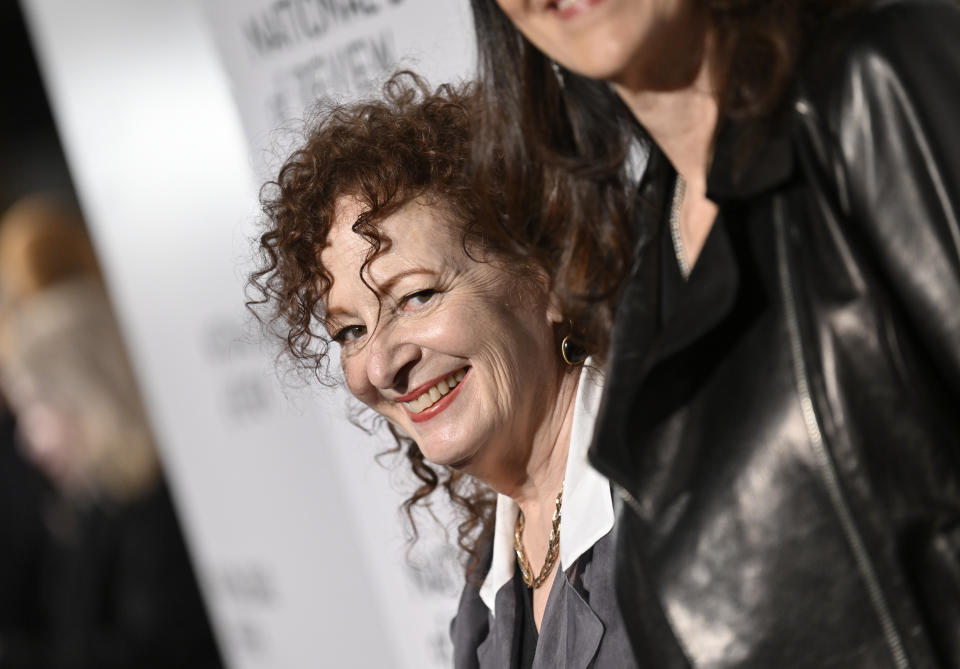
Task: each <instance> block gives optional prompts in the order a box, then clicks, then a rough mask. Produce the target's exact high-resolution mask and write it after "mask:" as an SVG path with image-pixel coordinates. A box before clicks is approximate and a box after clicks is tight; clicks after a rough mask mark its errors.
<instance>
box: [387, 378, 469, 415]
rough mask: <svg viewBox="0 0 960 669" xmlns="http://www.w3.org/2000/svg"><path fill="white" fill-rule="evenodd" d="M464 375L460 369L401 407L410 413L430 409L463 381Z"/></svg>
mask: <svg viewBox="0 0 960 669" xmlns="http://www.w3.org/2000/svg"><path fill="white" fill-rule="evenodd" d="M465 375H466V372H465V371H464V370H462V369H461V370H459V371H457V372H454V373H453V374H451V375H450V376H448V377H447V378H445V379H442V380H441V381H438V382H437V384H436V385H435V386H433V387H432V388H430V389H429V390H427V391H425V392H423V393H422V394H421V395H420V397H418V398H417V399H415V400H411V401H409V402H404V403H403V405H404V406H405V407H407V409H409V410H410V411H411V412H412V413H420V412H421V411H423V410H425V409H428V408H430V407H432V406H433V405H434V404H435V403H437V402H439V401H440V399H441V398H443V396H444V395H446V394H447V393H449V392H450V391H451V390H453V389H454V388H456V387H457V385H458V384H459V383H460V382H461V381H463V377H464V376H465Z"/></svg>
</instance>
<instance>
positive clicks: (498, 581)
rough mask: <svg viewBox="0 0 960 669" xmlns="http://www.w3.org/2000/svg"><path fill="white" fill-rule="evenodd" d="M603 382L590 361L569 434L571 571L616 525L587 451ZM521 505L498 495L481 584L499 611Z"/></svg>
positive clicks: (566, 547)
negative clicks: (487, 567) (486, 568)
mask: <svg viewBox="0 0 960 669" xmlns="http://www.w3.org/2000/svg"><path fill="white" fill-rule="evenodd" d="M602 393H603V380H602V377H601V374H600V372H598V371H597V370H595V369H593V368H592V367H591V366H590V360H589V359H588V360H587V361H586V364H584V366H583V368H582V370H581V372H580V382H579V383H578V384H577V397H576V400H575V405H574V409H573V426H572V428H571V432H570V450H569V452H568V453H567V466H566V470H565V471H564V474H563V508H562V513H561V514H560V567H561V568H562V569H568V568H569V567H570V566H571V565H573V563H574V562H575V561H576V560H577V558H579V557H580V556H581V555H583V554H584V553H585V552H586V551H587V550H589V549H590V548H591V547H592V546H593V545H594V544H595V543H597V541H599V540H600V539H601V538H603V537H604V536H605V535H606V534H607V533H608V532H610V530H612V529H613V521H614V512H613V500H612V498H611V497H610V483H609V482H608V481H607V479H606V477H604V476H603V475H602V474H600V473H599V472H597V471H596V470H594V469H593V468H592V467H591V466H590V464H589V463H588V462H587V449H589V448H590V442H591V440H592V439H593V424H594V422H595V420H596V417H597V411H598V410H599V407H600V396H601V394H602ZM517 511H518V507H517V503H516V502H514V501H513V500H512V499H511V498H509V497H507V496H506V495H497V511H496V518H495V523H494V530H493V561H492V562H491V563H490V571H489V572H487V577H486V578H485V579H484V581H483V585H481V586H480V599H482V600H483V603H484V604H486V605H487V608H488V609H490V612H491V613H493V614H494V615H496V611H495V609H494V602H495V600H496V596H497V592H498V591H499V590H500V588H501V587H503V585H504V584H505V583H507V582H509V581H510V579H512V578H513V572H514V569H515V568H516V558H515V554H514V551H513V530H514V526H515V525H516V520H517Z"/></svg>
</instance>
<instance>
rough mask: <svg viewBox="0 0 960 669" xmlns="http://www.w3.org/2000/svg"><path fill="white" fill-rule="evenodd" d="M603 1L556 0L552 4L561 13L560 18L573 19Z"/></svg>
mask: <svg viewBox="0 0 960 669" xmlns="http://www.w3.org/2000/svg"><path fill="white" fill-rule="evenodd" d="M601 2H603V0H556V1H555V2H552V3H551V4H550V6H551V7H552V8H553V9H554V11H556V12H557V13H558V14H559V15H560V18H562V19H571V18H573V17H574V16H579V15H580V14H582V13H584V12H585V11H587V10H588V9H590V8H591V7H593V6H595V5H598V4H600V3H601Z"/></svg>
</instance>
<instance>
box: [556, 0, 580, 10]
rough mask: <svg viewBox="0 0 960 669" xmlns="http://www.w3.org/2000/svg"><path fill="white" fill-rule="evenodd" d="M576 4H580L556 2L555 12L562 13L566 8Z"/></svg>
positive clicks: (560, 0)
mask: <svg viewBox="0 0 960 669" xmlns="http://www.w3.org/2000/svg"><path fill="white" fill-rule="evenodd" d="M578 2H580V0H559V1H558V2H557V10H558V11H561V12H562V11H563V10H565V9H566V8H567V7H573V6H574V5H575V4H577V3H578Z"/></svg>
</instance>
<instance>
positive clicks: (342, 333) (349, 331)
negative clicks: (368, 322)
mask: <svg viewBox="0 0 960 669" xmlns="http://www.w3.org/2000/svg"><path fill="white" fill-rule="evenodd" d="M366 333H367V328H366V327H364V326H363V325H348V326H346V327H344V328H341V329H339V330H337V332H336V334H334V335H333V341H335V342H337V343H338V344H340V345H341V346H343V345H344V344H348V343H350V342H352V341H356V340H358V339H360V337H362V336H363V335H365V334H366Z"/></svg>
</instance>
